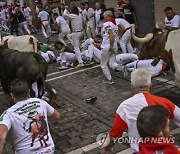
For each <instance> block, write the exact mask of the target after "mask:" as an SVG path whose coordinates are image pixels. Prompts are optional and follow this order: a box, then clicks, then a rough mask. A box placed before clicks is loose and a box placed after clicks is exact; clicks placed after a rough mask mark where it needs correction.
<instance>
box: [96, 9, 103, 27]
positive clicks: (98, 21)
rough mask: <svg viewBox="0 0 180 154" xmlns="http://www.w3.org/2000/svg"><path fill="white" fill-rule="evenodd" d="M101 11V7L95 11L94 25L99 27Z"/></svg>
mask: <svg viewBox="0 0 180 154" xmlns="http://www.w3.org/2000/svg"><path fill="white" fill-rule="evenodd" d="M101 13H102V11H101V9H99V10H96V11H95V20H96V27H101V26H100V25H99V23H100V15H101Z"/></svg>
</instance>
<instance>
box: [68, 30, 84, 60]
mask: <svg viewBox="0 0 180 154" xmlns="http://www.w3.org/2000/svg"><path fill="white" fill-rule="evenodd" d="M82 35H83V32H75V33H71V34H70V37H71V38H72V45H73V46H74V51H75V54H76V58H77V60H78V62H79V63H82V62H83V60H82V58H81V52H80V49H79V40H80V38H81V37H82Z"/></svg>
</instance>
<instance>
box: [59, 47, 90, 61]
mask: <svg viewBox="0 0 180 154" xmlns="http://www.w3.org/2000/svg"><path fill="white" fill-rule="evenodd" d="M87 52H88V50H84V51H83V52H81V57H82V59H84V60H85V59H86V57H87V56H86V55H87ZM58 59H59V60H61V61H62V62H69V63H72V62H75V61H76V60H77V58H76V54H74V53H70V52H63V53H60V55H59V57H58Z"/></svg>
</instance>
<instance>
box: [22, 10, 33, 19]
mask: <svg viewBox="0 0 180 154" xmlns="http://www.w3.org/2000/svg"><path fill="white" fill-rule="evenodd" d="M23 13H24V16H25V17H26V19H32V16H31V15H30V14H31V9H30V8H29V7H26V8H24V9H23Z"/></svg>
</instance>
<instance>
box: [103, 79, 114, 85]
mask: <svg viewBox="0 0 180 154" xmlns="http://www.w3.org/2000/svg"><path fill="white" fill-rule="evenodd" d="M103 83H106V84H109V85H112V84H114V81H113V80H112V79H111V80H104V81H103Z"/></svg>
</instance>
